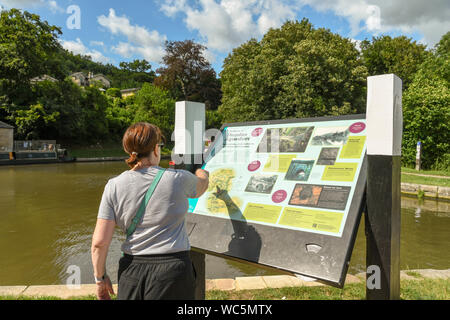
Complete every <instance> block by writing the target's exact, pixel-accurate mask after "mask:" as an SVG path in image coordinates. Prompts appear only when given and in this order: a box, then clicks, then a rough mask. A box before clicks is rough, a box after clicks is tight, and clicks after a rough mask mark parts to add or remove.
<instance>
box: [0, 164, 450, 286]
mask: <svg viewBox="0 0 450 320" xmlns="http://www.w3.org/2000/svg"><path fill="white" fill-rule="evenodd" d="M162 165H167V163H162ZM124 170H127V166H126V165H125V163H123V162H101V163H99V162H97V163H72V164H53V165H31V166H8V167H0V286H10V285H47V284H65V283H66V280H67V278H68V276H69V273H67V271H68V270H69V267H70V266H78V267H79V268H80V270H81V281H82V283H93V278H92V266H91V257H90V244H91V237H92V232H93V231H94V226H95V222H96V217H97V210H98V205H99V202H100V198H101V195H102V192H103V188H104V186H105V184H106V182H107V180H108V179H109V178H112V177H114V176H116V175H118V174H120V173H121V172H123V171H124ZM401 219H402V230H401V232H402V234H401V259H400V262H401V269H403V270H404V269H419V268H423V269H425V268H433V269H447V268H450V250H449V248H450V233H449V231H450V203H446V202H436V201H425V202H420V203H419V202H418V201H417V200H416V199H411V198H403V199H402V217H401ZM123 239H124V236H123V235H122V233H121V232H120V231H119V230H117V231H116V232H115V235H114V239H113V242H112V244H111V247H110V252H109V255H108V260H107V269H108V273H109V274H110V276H111V278H112V279H113V281H115V279H117V262H118V259H119V258H120V244H121V241H123ZM364 269H365V236H364V220H362V222H361V225H360V227H359V231H358V236H357V239H356V245H355V248H354V250H353V255H352V259H351V261H350V267H349V272H350V273H352V274H355V273H358V272H363V271H364ZM272 274H277V273H276V272H273V271H267V270H265V269H260V268H255V267H253V266H248V265H245V264H242V263H238V262H235V261H230V260H225V259H222V258H218V257H214V256H209V255H208V256H207V257H206V277H207V278H210V279H212V278H234V277H237V276H249V275H272Z"/></svg>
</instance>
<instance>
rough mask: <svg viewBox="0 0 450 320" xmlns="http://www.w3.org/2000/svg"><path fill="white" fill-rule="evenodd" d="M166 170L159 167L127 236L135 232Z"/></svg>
mask: <svg viewBox="0 0 450 320" xmlns="http://www.w3.org/2000/svg"><path fill="white" fill-rule="evenodd" d="M164 171H166V169H159V171H158V173H157V174H156V176H155V178H154V179H153V181H152V183H151V185H150V187H149V188H148V190H147V193H146V194H145V197H144V200H143V201H142V203H141V206H140V207H139V210H138V212H137V213H136V216H135V217H134V218H133V220H132V221H131V225H130V226H129V227H128V229H127V238H128V237H129V236H131V235H132V234H133V232H134V231H135V230H136V228H137V226H138V224H139V222H140V221H141V219H142V216H143V215H144V212H145V208H146V207H147V204H148V201H149V200H150V198H151V197H152V195H153V192H154V191H155V189H156V186H157V185H158V183H159V180H161V177H162V175H163V174H164Z"/></svg>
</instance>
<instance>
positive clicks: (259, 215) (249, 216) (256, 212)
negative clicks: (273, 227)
mask: <svg viewBox="0 0 450 320" xmlns="http://www.w3.org/2000/svg"><path fill="white" fill-rule="evenodd" d="M281 209H282V207H280V206H272V205H268V204H256V203H249V204H247V207H246V208H245V210H244V218H245V219H246V220H253V221H260V222H266V223H272V224H275V223H277V221H278V218H279V216H280V213H281Z"/></svg>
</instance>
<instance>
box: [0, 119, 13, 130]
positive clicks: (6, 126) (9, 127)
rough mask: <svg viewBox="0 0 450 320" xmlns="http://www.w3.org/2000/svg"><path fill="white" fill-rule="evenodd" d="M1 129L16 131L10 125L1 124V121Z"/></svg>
mask: <svg viewBox="0 0 450 320" xmlns="http://www.w3.org/2000/svg"><path fill="white" fill-rule="evenodd" d="M0 128H3V129H14V127H13V126H10V125H9V124H7V123H4V122H1V121H0Z"/></svg>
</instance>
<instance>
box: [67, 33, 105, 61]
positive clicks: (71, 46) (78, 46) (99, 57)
mask: <svg viewBox="0 0 450 320" xmlns="http://www.w3.org/2000/svg"><path fill="white" fill-rule="evenodd" d="M60 42H61V45H62V46H63V48H64V49H66V50H68V51H71V52H73V53H74V54H81V55H85V56H91V58H92V60H93V61H96V62H102V63H107V62H109V61H110V59H109V58H108V57H105V56H104V55H103V54H102V53H101V52H100V51H98V50H90V49H89V48H87V47H86V46H85V45H84V44H83V42H82V41H81V40H80V38H77V39H76V41H68V40H61V41H60Z"/></svg>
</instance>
